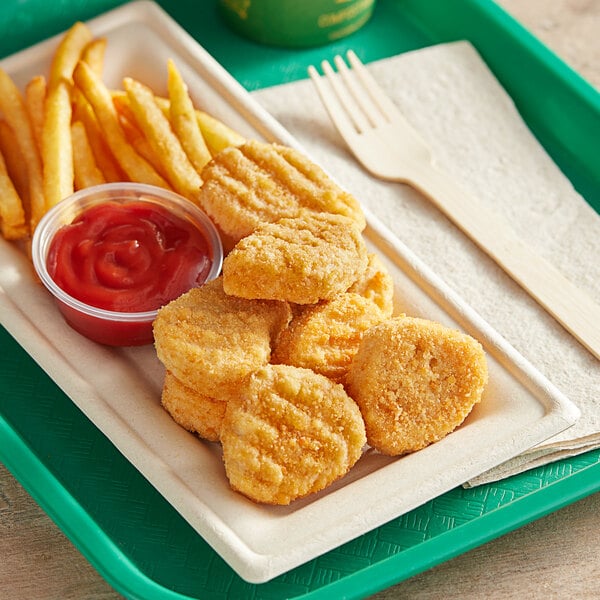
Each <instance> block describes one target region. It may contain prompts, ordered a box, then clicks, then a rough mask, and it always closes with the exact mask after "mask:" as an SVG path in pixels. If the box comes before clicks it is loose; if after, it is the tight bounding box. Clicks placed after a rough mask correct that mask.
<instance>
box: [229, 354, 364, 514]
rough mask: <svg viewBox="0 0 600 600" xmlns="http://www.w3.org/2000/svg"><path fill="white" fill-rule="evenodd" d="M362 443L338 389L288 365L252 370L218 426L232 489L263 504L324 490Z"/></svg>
mask: <svg viewBox="0 0 600 600" xmlns="http://www.w3.org/2000/svg"><path fill="white" fill-rule="evenodd" d="M365 441H366V437H365V428H364V423H363V420H362V417H361V415H360V411H359V410H358V407H357V406H356V403H355V402H354V401H353V400H352V399H351V398H350V397H349V396H348V395H347V394H346V392H345V391H344V388H343V387H342V386H341V385H338V384H336V383H333V382H332V381H330V380H329V379H327V378H326V377H323V376H322V375H318V374H317V373H314V372H313V371H311V370H309V369H300V368H297V367H290V366H287V365H267V366H266V367H263V368H261V369H259V370H258V371H256V372H255V373H254V374H253V375H252V376H251V377H250V379H249V380H248V381H247V383H246V385H245V386H243V387H242V388H241V389H240V394H239V396H238V397H237V398H235V399H232V400H230V401H229V402H228V403H227V410H226V411H225V418H224V419H223V425H222V429H221V444H222V445H223V460H224V463H225V470H226V473H227V477H228V478H229V482H230V485H231V487H232V488H233V489H234V490H237V491H239V492H241V493H242V494H244V495H246V496H247V497H248V498H250V499H252V500H254V501H256V502H264V503H267V504H289V503H290V502H291V501H292V500H295V499H296V498H300V497H302V496H306V495H307V494H311V493H313V492H318V491H319V490H322V489H323V488H325V487H326V486H328V485H329V484H330V483H332V482H333V481H335V480H336V479H338V478H340V477H342V476H343V475H345V474H346V473H347V472H348V470H349V469H350V468H351V467H352V465H354V464H355V463H356V461H357V460H358V459H359V458H360V456H361V453H362V448H363V446H364V444H365Z"/></svg>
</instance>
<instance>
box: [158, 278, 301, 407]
mask: <svg viewBox="0 0 600 600" xmlns="http://www.w3.org/2000/svg"><path fill="white" fill-rule="evenodd" d="M290 318H291V311H290V308H289V306H288V305H287V303H285V302H278V301H260V300H246V299H243V298H236V297H235V296H228V295H227V294H225V293H224V291H223V285H222V278H221V277H219V278H217V279H214V280H213V281H209V282H208V283H205V284H204V285H203V286H201V287H198V288H193V289H191V290H190V291H189V292H186V293H185V294H183V295H182V296H180V297H179V298H177V299H176V300H173V301H172V302H170V303H169V304H167V305H166V306H164V307H163V308H161V309H160V310H159V311H158V315H157V317H156V319H155V321H154V344H155V347H156V353H157V356H158V358H159V359H160V361H161V362H162V363H163V364H164V365H165V367H166V369H167V370H168V371H171V372H172V373H173V374H174V375H175V377H177V378H178V379H179V380H180V381H182V382H184V383H185V384H186V385H187V386H189V387H191V388H192V389H194V390H201V391H202V393H203V394H206V395H207V396H212V397H214V398H226V397H227V395H228V394H229V393H230V392H231V390H232V388H235V386H236V384H237V383H238V382H239V381H240V380H241V379H243V378H244V377H246V376H247V375H249V374H250V373H251V372H252V371H254V370H255V369H257V368H259V367H261V366H262V365H264V364H267V363H268V362H269V359H270V357H271V343H272V340H274V339H275V338H276V337H277V336H278V335H279V332H280V330H281V329H283V327H285V326H286V325H287V323H288V321H289V320H290Z"/></svg>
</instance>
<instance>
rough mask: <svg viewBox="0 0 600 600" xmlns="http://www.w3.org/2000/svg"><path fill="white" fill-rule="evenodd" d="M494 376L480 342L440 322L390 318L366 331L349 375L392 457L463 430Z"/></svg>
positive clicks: (369, 424) (374, 434)
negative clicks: (458, 428) (461, 425)
mask: <svg viewBox="0 0 600 600" xmlns="http://www.w3.org/2000/svg"><path fill="white" fill-rule="evenodd" d="M487 379H488V370H487V363H486V358H485V353H484V350H483V348H482V346H481V344H480V343H479V342H478V341H476V340H475V339H473V338H472V337H471V336H469V335H466V334H464V333H461V332H459V331H457V330H454V329H450V328H447V327H444V326H443V325H441V324H439V323H434V322H432V321H427V320H425V319H418V318H412V317H397V318H394V319H389V320H387V321H384V322H383V323H380V324H379V325H376V326H375V327H372V328H371V329H369V331H367V332H366V333H365V334H364V336H363V339H362V341H361V343H360V346H359V349H358V352H357V353H356V355H355V357H354V360H353V362H352V365H351V366H350V371H349V373H348V379H347V389H348V393H349V394H350V395H351V396H352V398H354V400H356V402H357V404H358V405H359V407H360V409H361V412H362V415H363V418H364V420H365V425H366V429H367V439H368V442H369V444H370V445H371V446H372V447H374V448H376V449H377V450H379V451H380V452H381V453H383V454H388V455H391V456H396V455H401V454H406V453H408V452H414V451H415V450H420V449H421V448H424V447H425V446H427V445H429V444H431V443H433V442H436V441H438V440H440V439H442V438H443V437H444V436H446V435H447V434H449V433H450V432H452V431H453V430H454V429H455V428H456V427H458V426H459V425H460V424H461V423H462V422H463V421H464V419H465V418H466V417H467V415H468V414H469V413H470V412H471V410H472V408H473V406H474V405H475V404H476V403H478V402H479V401H480V400H481V397H482V394H483V390H484V388H485V386H486V383H487Z"/></svg>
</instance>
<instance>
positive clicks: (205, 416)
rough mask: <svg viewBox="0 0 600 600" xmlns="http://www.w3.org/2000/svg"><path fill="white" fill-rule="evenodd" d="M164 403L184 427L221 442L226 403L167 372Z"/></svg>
mask: <svg viewBox="0 0 600 600" xmlns="http://www.w3.org/2000/svg"><path fill="white" fill-rule="evenodd" d="M161 403H162V405H163V407H164V408H165V410H166V411H167V412H168V413H169V414H170V415H171V417H172V418H173V420H174V421H175V422H176V423H177V424H179V425H181V426H182V427H183V428H184V429H187V430H188V431H191V432H193V433H197V434H198V435H199V436H200V437H201V438H204V439H205V440H208V441H210V442H218V441H219V438H220V434H221V424H222V422H223V417H224V416H225V409H226V408H227V402H226V401H223V400H219V399H216V398H211V397H210V396H206V395H204V394H202V393H200V392H197V391H196V390H193V389H192V388H190V387H189V386H187V385H186V384H185V383H183V382H182V381H180V380H179V379H177V377H175V375H173V373H171V372H170V371H167V372H166V374H165V381H164V384H163V389H162V395H161Z"/></svg>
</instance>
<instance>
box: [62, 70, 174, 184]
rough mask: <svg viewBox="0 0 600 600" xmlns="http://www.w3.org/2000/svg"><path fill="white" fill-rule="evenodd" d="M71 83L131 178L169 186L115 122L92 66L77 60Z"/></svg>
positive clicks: (108, 98) (111, 106)
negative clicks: (94, 116) (87, 106)
mask: <svg viewBox="0 0 600 600" xmlns="http://www.w3.org/2000/svg"><path fill="white" fill-rule="evenodd" d="M73 79H74V81H75V85H77V87H78V88H79V89H80V90H81V91H82V92H83V95H84V96H85V98H86V99H87V101H88V102H89V103H90V105H91V106H92V108H93V109H94V114H95V115H96V119H97V120H98V124H99V126H100V128H101V130H102V132H103V133H104V139H105V140H106V142H107V145H108V147H109V148H110V151H111V152H112V154H113V156H114V157H115V159H116V160H117V162H118V163H119V165H120V166H121V168H122V169H123V171H125V173H126V174H127V176H128V177H129V179H131V181H137V182H140V183H149V184H152V185H157V186H159V187H163V188H167V189H170V186H169V184H168V183H167V182H166V181H165V180H164V179H163V178H162V177H161V176H160V175H159V174H158V173H157V172H156V170H155V169H154V167H152V165H151V164H150V163H149V162H148V161H146V160H145V159H144V158H142V157H141V156H140V155H139V154H138V153H137V152H136V151H135V150H134V149H133V148H132V147H131V146H130V145H129V144H128V142H127V139H126V138H125V134H124V133H123V130H122V128H121V125H120V124H119V116H118V114H117V110H116V108H115V106H114V104H113V101H112V98H111V95H110V92H109V90H108V89H107V88H106V86H105V85H104V83H103V82H102V80H101V79H99V78H98V77H97V76H96V75H95V74H94V72H93V71H92V69H91V68H90V67H89V65H87V64H86V63H84V62H83V61H80V62H79V63H78V65H77V67H76V68H75V71H74V73H73Z"/></svg>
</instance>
